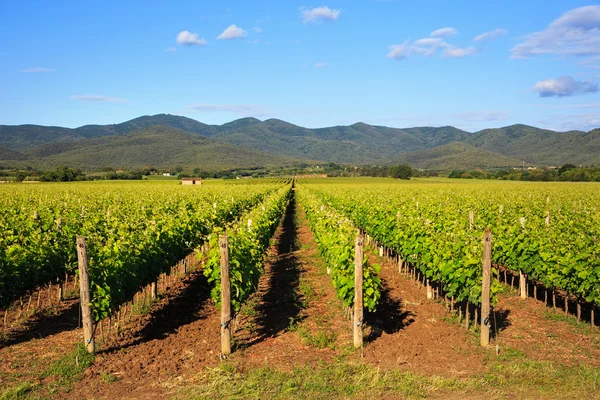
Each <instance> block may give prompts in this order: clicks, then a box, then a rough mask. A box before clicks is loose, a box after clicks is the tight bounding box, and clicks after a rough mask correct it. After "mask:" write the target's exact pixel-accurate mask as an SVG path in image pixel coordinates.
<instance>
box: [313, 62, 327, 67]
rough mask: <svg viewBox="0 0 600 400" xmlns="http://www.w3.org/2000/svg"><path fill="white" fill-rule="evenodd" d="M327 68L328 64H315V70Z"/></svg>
mask: <svg viewBox="0 0 600 400" xmlns="http://www.w3.org/2000/svg"><path fill="white" fill-rule="evenodd" d="M326 66H327V63H326V62H318V63H315V68H325V67H326Z"/></svg>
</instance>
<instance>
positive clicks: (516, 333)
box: [497, 291, 600, 367]
mask: <svg viewBox="0 0 600 400" xmlns="http://www.w3.org/2000/svg"><path fill="white" fill-rule="evenodd" d="M497 309H498V311H499V313H500V314H504V315H506V320H505V321H499V322H500V323H502V324H503V325H504V328H503V329H502V331H501V332H500V336H499V337H498V343H499V345H500V346H501V348H513V349H517V350H519V351H520V352H522V353H524V354H526V356H527V358H528V359H531V360H539V361H551V362H557V363H563V364H567V365H590V366H596V367H599V366H600V332H599V331H598V328H592V327H591V326H589V325H587V324H586V323H582V324H579V325H577V324H575V318H574V317H573V316H570V317H567V318H563V317H562V315H563V313H562V311H561V310H557V311H553V310H552V308H551V307H545V306H544V303H543V302H540V301H537V300H535V299H533V298H531V297H529V298H527V299H525V300H523V299H521V298H520V297H519V296H518V295H517V293H516V291H515V292H512V293H510V294H505V295H501V296H500V301H499V303H498V306H497ZM553 319H558V320H553ZM567 321H569V322H567Z"/></svg>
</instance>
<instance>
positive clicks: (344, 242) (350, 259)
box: [297, 187, 381, 311]
mask: <svg viewBox="0 0 600 400" xmlns="http://www.w3.org/2000/svg"><path fill="white" fill-rule="evenodd" d="M297 193H298V200H299V203H300V204H301V205H302V208H303V209H304V211H305V212H306V215H307V217H308V221H309V224H310V228H311V230H312V231H313V233H314V235H315V239H316V241H317V245H318V249H319V253H320V254H321V255H322V256H323V258H324V259H325V261H326V262H327V265H328V266H329V267H330V269H331V279H332V281H333V286H334V287H335V289H336V292H337V296H338V298H340V299H341V300H342V301H343V302H344V305H346V306H347V307H351V306H352V304H353V303H354V256H355V254H354V241H355V238H356V228H355V227H354V226H353V225H352V223H351V222H350V220H349V219H348V218H346V217H345V216H343V215H342V214H340V213H339V212H337V211H336V210H335V209H333V208H331V207H327V206H325V205H324V204H323V202H321V201H320V199H319V198H318V197H316V196H315V195H314V194H313V193H312V192H311V191H309V190H305V189H304V188H303V187H299V188H298V190H297ZM380 270H381V267H380V266H379V265H378V264H372V265H370V264H369V262H368V259H367V257H365V258H364V259H363V304H364V307H365V308H366V309H367V310H368V311H375V310H376V308H377V305H378V304H379V300H380V298H381V280H380V279H379V277H378V275H379V272H380Z"/></svg>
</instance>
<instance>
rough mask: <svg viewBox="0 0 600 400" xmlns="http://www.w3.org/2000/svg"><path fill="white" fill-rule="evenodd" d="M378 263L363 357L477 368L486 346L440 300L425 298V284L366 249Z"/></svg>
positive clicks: (436, 371) (443, 370) (393, 364)
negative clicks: (378, 291)
mask: <svg viewBox="0 0 600 400" xmlns="http://www.w3.org/2000/svg"><path fill="white" fill-rule="evenodd" d="M366 253H367V254H366V255H367V256H368V257H369V261H370V262H372V263H379V264H380V265H381V267H382V268H381V275H380V277H381V279H382V283H383V286H384V291H383V295H382V305H381V306H380V307H379V308H378V311H377V312H376V313H375V314H372V315H368V319H367V324H368V326H369V327H370V329H368V330H369V331H370V334H369V336H367V342H368V343H367V345H366V347H365V350H364V355H365V360H366V361H367V362H368V363H370V364H373V365H376V366H381V367H384V368H402V369H407V370H411V371H414V372H419V373H421V374H425V375H441V376H464V375H471V374H476V373H479V372H481V371H482V370H483V369H484V368H485V365H484V359H485V354H486V353H488V352H489V350H487V349H482V348H481V347H479V342H478V338H475V337H474V336H473V335H472V334H469V333H468V332H467V330H466V329H464V328H463V327H461V326H459V325H458V324H456V323H453V322H451V321H450V318H449V314H448V312H447V311H446V310H445V308H444V305H443V303H440V302H437V301H434V300H427V299H426V289H425V288H419V286H418V285H417V284H416V282H415V281H414V280H412V279H411V278H410V277H409V276H406V275H401V274H400V273H398V267H397V264H396V263H395V262H391V261H388V259H387V258H384V257H379V256H378V255H377V254H375V253H374V252H371V251H369V250H367V252H366Z"/></svg>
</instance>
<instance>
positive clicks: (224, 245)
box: [219, 235, 231, 355]
mask: <svg viewBox="0 0 600 400" xmlns="http://www.w3.org/2000/svg"><path fill="white" fill-rule="evenodd" d="M219 251H220V253H221V354H223V355H228V354H231V330H230V329H229V324H230V322H231V286H230V282H229V240H228V237H227V235H221V236H220V237H219Z"/></svg>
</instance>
